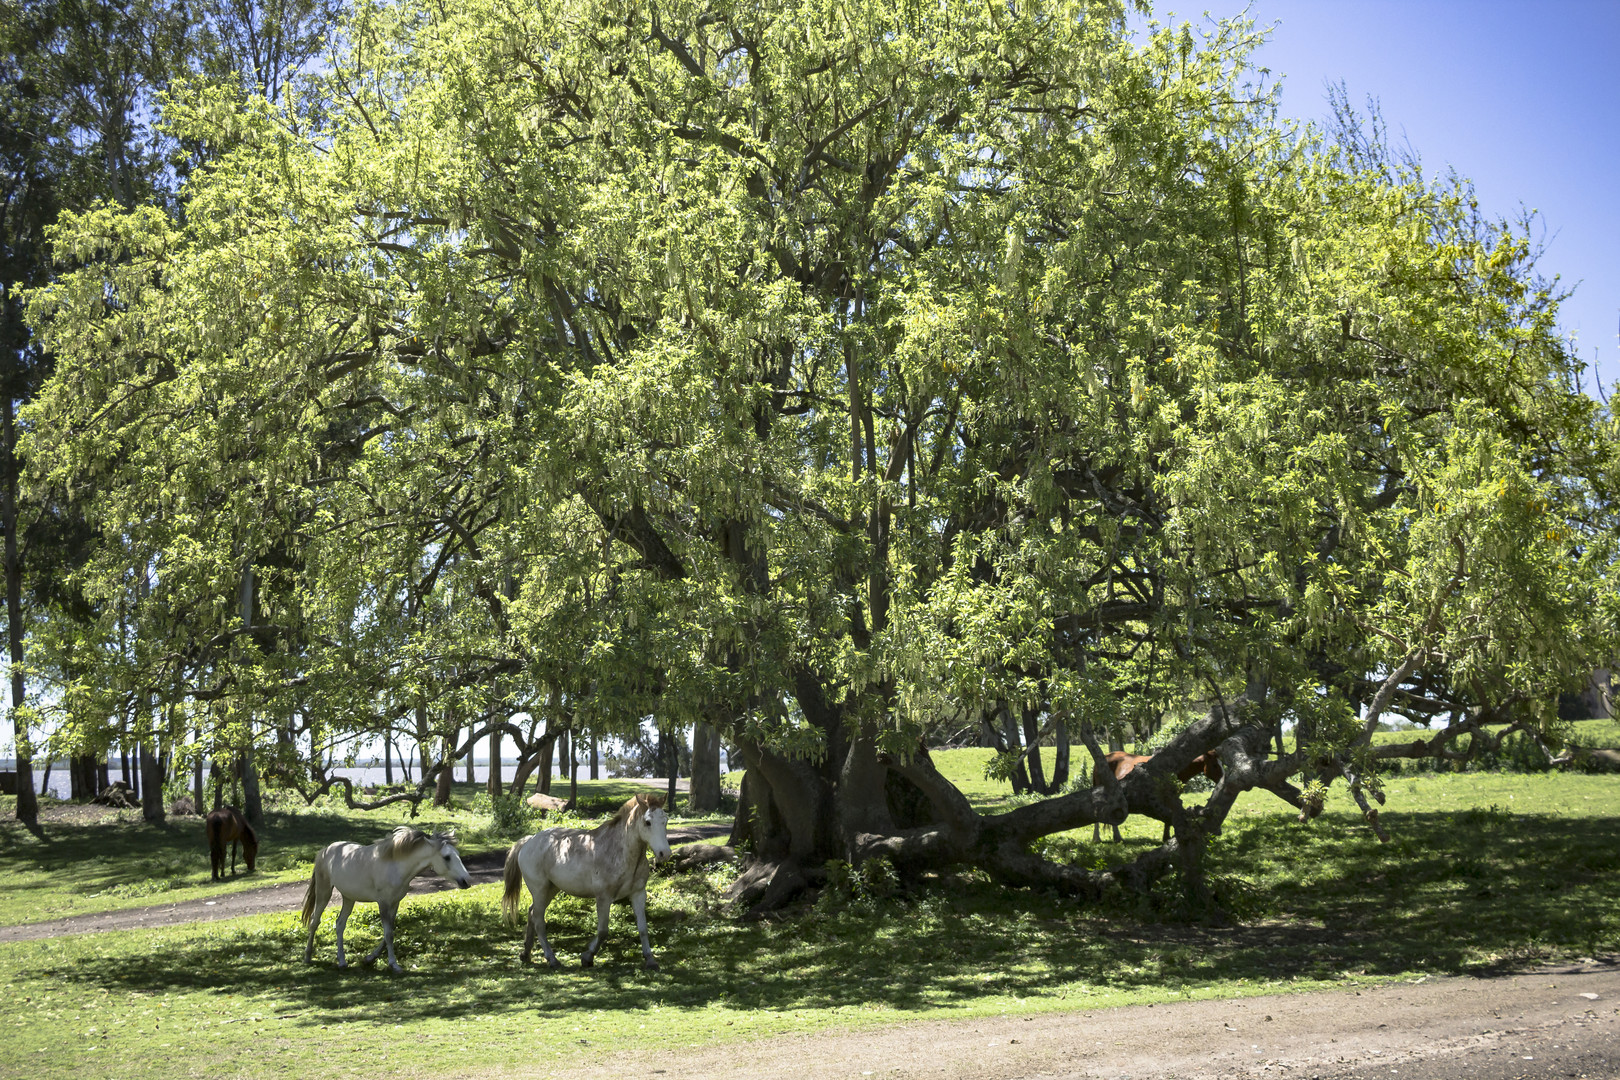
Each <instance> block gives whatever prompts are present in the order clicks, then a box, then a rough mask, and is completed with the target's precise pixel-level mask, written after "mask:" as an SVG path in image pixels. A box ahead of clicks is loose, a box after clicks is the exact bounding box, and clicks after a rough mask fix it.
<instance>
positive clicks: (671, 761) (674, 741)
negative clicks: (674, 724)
mask: <svg viewBox="0 0 1620 1080" xmlns="http://www.w3.org/2000/svg"><path fill="white" fill-rule="evenodd" d="M662 741H663V743H664V745H665V747H666V750H665V754H664V762H665V764H664V771H665V774H666V776H667V777H668V781H669V787H668V790H667V791H666V792H665V794H664V805H665V806H667V807H669V810H670V813H674V812H675V793H676V792H677V791H678V790H679V787H678V785H677V784H676V778H677V777H679V776H680V775H681V744H682V743H684V742H685V741H686V735H685V733H684V732H683V731H681V729H680V728H670V729H669V731H668V733H667V734H665V735H664V737H663V739H662Z"/></svg>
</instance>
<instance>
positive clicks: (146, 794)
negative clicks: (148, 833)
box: [135, 740, 164, 825]
mask: <svg viewBox="0 0 1620 1080" xmlns="http://www.w3.org/2000/svg"><path fill="white" fill-rule="evenodd" d="M135 753H136V757H137V758H138V760H139V761H140V773H141V816H142V817H143V818H145V819H146V820H147V821H149V822H151V823H152V824H154V825H161V824H162V823H163V779H164V777H163V763H162V762H161V761H159V760H158V758H157V756H156V755H155V754H153V753H152V751H151V745H150V743H149V742H147V741H145V740H143V741H142V742H141V743H140V745H139V746H137V747H136V750H135Z"/></svg>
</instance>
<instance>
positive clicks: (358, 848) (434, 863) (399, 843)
mask: <svg viewBox="0 0 1620 1080" xmlns="http://www.w3.org/2000/svg"><path fill="white" fill-rule="evenodd" d="M428 867H432V868H433V872H434V873H436V874H438V875H439V876H440V877H442V878H448V879H449V880H451V881H454V882H455V883H456V884H457V885H459V886H461V887H462V888H463V889H465V888H467V887H468V886H469V885H471V884H472V882H471V881H470V880H469V879H468V877H467V868H466V867H465V866H463V865H461V856H460V855H459V854H457V852H456V838H455V834H454V833H446V832H436V833H433V834H432V835H431V836H430V835H429V834H427V833H425V832H423V831H422V830H420V829H413V828H411V827H410V826H409V825H401V826H399V828H397V829H395V830H394V831H393V832H391V833H389V834H388V835H387V836H385V837H383V838H382V839H381V840H379V841H377V842H376V843H375V844H367V845H364V846H362V845H360V844H355V843H349V842H346V841H342V840H339V841H338V842H336V843H333V844H328V845H327V846H326V848H325V850H323V851H322V852H321V853H320V854H319V855H317V856H315V873H314V874H313V875H312V876H311V877H310V879H309V889H308V890H307V891H305V893H304V910H303V912H302V913H301V914H300V916H299V918H300V921H302V922H303V924H304V925H305V926H307V927H309V944H307V945H305V946H304V962H305V963H308V962H309V960H310V959H311V958H312V957H313V956H314V955H315V931H316V929H317V928H319V927H320V925H321V913H322V912H324V911H325V910H326V905H327V903H328V902H329V901H330V900H331V899H332V888H333V887H334V886H336V888H337V891H338V892H340V893H342V894H343V908H342V909H341V910H340V911H339V912H338V917H337V966H338V967H346V966H348V965H347V964H346V963H345V962H344V960H343V924H344V923H346V922H348V921H349V910H350V909H351V908H353V907H354V904H355V901H356V900H367V901H371V900H374V901H376V903H377V907H378V908H379V909H380V910H381V911H382V924H383V936H382V941H381V942H379V943H378V945H377V947H376V948H375V949H372V950H371V952H370V953H369V954H368V955H367V956H366V958H365V959H364V960H362V961H360V962H361V963H362V964H369V963H371V962H372V961H373V960H375V959H377V957H378V956H380V955H381V954H382V951H383V950H384V949H387V950H388V966H389V968H390V969H392V970H394V971H402V970H404V969H403V968H401V967H400V966H399V962H398V961H397V960H395V959H394V915H395V914H396V913H397V912H398V911H399V902H400V901H401V900H403V899H404V898H405V893H406V891H407V890H408V889H409V888H410V885H411V879H412V878H413V877H415V876H416V875H417V874H419V873H421V872H422V871H423V870H425V869H427V868H428Z"/></svg>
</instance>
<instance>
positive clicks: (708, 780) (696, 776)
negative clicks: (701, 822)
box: [686, 723, 720, 814]
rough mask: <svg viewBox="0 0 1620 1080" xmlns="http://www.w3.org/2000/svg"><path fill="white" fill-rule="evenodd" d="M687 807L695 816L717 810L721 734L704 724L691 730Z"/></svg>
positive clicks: (718, 802) (718, 804)
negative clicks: (690, 774) (690, 779)
mask: <svg viewBox="0 0 1620 1080" xmlns="http://www.w3.org/2000/svg"><path fill="white" fill-rule="evenodd" d="M686 807H687V809H688V810H690V811H692V812H693V813H695V814H712V813H714V812H715V811H716V810H718V809H720V733H719V732H718V731H716V730H715V729H714V728H713V727H711V726H710V725H708V724H704V723H698V724H696V725H694V726H693V728H692V790H691V792H690V793H689V794H688V795H687V797H686Z"/></svg>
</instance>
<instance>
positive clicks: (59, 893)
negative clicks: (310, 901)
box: [0, 780, 729, 926]
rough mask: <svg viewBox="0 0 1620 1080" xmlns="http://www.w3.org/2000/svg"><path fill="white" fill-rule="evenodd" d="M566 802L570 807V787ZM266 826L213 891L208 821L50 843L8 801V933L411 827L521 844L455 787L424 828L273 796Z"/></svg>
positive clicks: (595, 813)
mask: <svg viewBox="0 0 1620 1080" xmlns="http://www.w3.org/2000/svg"><path fill="white" fill-rule="evenodd" d="M645 790H647V788H646V786H645V785H641V784H637V783H634V782H633V781H628V780H599V781H582V782H581V783H580V785H579V797H580V805H581V815H580V816H581V818H582V819H583V820H585V821H591V822H594V821H596V820H598V819H600V817H602V816H604V815H605V814H606V813H608V812H610V811H611V809H612V808H613V807H614V806H616V805H617V804H618V803H621V802H623V801H624V800H625V799H627V798H629V797H630V796H631V795H633V794H635V793H636V792H638V791H645ZM561 793H562V794H563V795H564V796H566V793H567V787H566V785H563V787H562V788H561ZM47 805H49V804H47ZM47 818H48V815H47ZM265 818H266V822H265V827H264V828H263V829H262V830H260V837H259V841H260V849H259V860H258V865H257V868H256V872H255V873H252V874H248V873H246V863H245V861H243V860H241V859H238V862H237V870H238V873H237V875H236V876H234V877H227V879H226V880H224V881H220V882H215V881H212V880H210V867H209V859H208V846H207V843H206V841H205V839H204V836H203V823H202V819H201V818H199V817H186V818H172V817H171V818H169V819H167V820H166V821H165V822H164V823H163V824H162V825H148V824H146V823H145V822H143V821H142V820H141V815H140V811H138V810H121V811H115V810H104V809H103V808H101V807H78V808H76V816H75V820H74V821H71V822H69V821H51V820H48V819H47V821H46V823H45V826H44V830H43V836H35V835H33V834H32V833H30V832H28V831H27V830H25V829H24V828H23V827H22V826H21V825H19V824H18V823H17V821H16V820H15V799H14V798H11V797H5V798H0V861H3V863H4V865H5V867H6V873H5V874H3V875H0V926H10V925H15V924H17V923H27V922H39V921H43V920H47V919H59V918H65V917H67V916H71V915H78V914H83V913H86V912H96V911H113V910H119V909H122V908H131V907H144V906H147V905H150V904H156V903H165V904H168V903H179V902H183V901H188V900H199V899H213V898H215V897H218V896H220V895H224V894H228V893H234V892H240V891H242V890H244V889H254V888H260V887H262V886H265V885H277V884H284V883H287V882H295V881H306V880H308V878H309V875H310V872H311V871H312V869H313V868H314V861H315V855H316V853H317V852H319V851H320V850H321V849H322V848H323V847H325V846H326V845H327V844H330V843H331V842H332V841H334V840H357V841H360V842H362V843H370V842H372V841H373V840H376V839H378V838H379V837H381V836H383V835H384V834H385V833H387V832H388V830H390V829H392V828H394V827H395V826H396V825H400V824H410V825H415V826H419V827H422V828H428V829H433V828H453V829H455V830H456V832H457V834H458V836H459V839H460V841H461V852H462V855H463V856H464V857H474V856H477V855H479V854H482V853H487V852H492V851H503V850H505V848H506V847H507V845H509V844H510V843H511V842H512V840H513V839H514V838H515V835H514V834H513V833H512V831H511V830H500V829H497V828H496V827H495V825H494V821H493V819H492V816H491V814H490V813H489V803H488V798H487V796H485V795H484V793H483V785H482V784H479V785H476V786H474V785H469V784H457V785H455V786H454V789H453V792H452V796H451V800H450V805H449V806H448V807H434V806H431V805H430V804H429V803H428V802H427V801H424V802H423V803H422V806H421V809H420V811H419V813H418V814H417V816H416V817H415V818H412V817H411V815H410V807H409V804H405V803H396V804H394V805H392V806H387V807H383V808H382V809H380V810H373V811H358V810H349V809H348V808H347V807H345V806H344V805H343V804H342V803H341V802H339V801H338V800H336V799H328V800H325V801H324V802H322V803H320V804H317V805H316V806H314V807H306V806H304V805H303V804H302V802H301V800H296V799H295V798H293V797H290V796H286V795H283V796H280V797H274V796H272V798H271V799H270V800H269V803H268V805H267V807H266V812H265ZM550 820H555V818H552V819H550ZM700 820H702V821H717V820H722V819H720V818H714V817H709V818H702V819H699V818H692V817H689V816H687V815H685V814H683V813H681V812H680V811H679V809H677V813H676V814H675V815H674V816H673V817H672V820H671V824H672V826H674V827H679V826H681V825H685V824H691V823H693V822H695V821H700ZM727 820H729V819H727ZM576 823H577V822H576ZM546 824H548V819H545V818H542V817H541V815H540V814H539V813H538V812H528V813H526V824H525V825H524V829H526V830H533V829H538V828H543V827H544V826H545V825H546ZM519 831H520V832H521V831H523V830H519ZM227 865H228V864H227Z"/></svg>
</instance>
